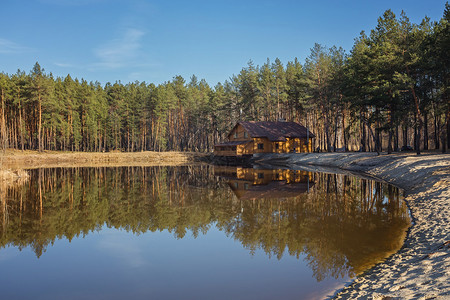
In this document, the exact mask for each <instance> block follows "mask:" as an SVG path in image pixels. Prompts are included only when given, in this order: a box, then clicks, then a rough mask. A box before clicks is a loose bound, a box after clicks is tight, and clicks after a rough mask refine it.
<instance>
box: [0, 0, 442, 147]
mask: <svg viewBox="0 0 450 300" xmlns="http://www.w3.org/2000/svg"><path fill="white" fill-rule="evenodd" d="M449 53H450V5H449V4H448V3H447V4H446V6H445V9H444V13H443V17H442V18H441V19H440V20H439V21H431V20H430V19H428V18H425V19H423V21H422V22H421V23H420V24H413V23H411V22H410V20H409V19H408V17H407V16H406V15H405V14H404V13H402V14H401V15H400V16H396V15H395V14H394V13H393V12H392V11H391V10H387V11H386V12H385V13H384V14H383V15H382V16H381V17H379V19H378V24H377V26H376V27H375V28H374V29H373V30H371V31H370V33H366V32H361V34H360V36H359V37H357V38H356V39H355V42H354V45H353V48H352V49H351V50H350V52H349V53H346V52H345V51H344V50H343V49H342V48H338V47H335V46H332V47H327V46H324V45H321V44H315V45H313V47H312V48H311V51H310V55H309V56H308V57H307V58H306V59H305V61H304V62H300V61H299V60H298V59H297V58H295V59H294V60H293V61H288V62H282V61H281V60H280V59H275V60H274V61H271V60H269V59H267V61H266V62H265V63H264V64H263V65H255V64H254V63H253V62H252V61H251V60H250V61H249V62H248V64H247V66H245V67H243V68H242V69H241V70H240V72H239V73H237V75H232V76H231V77H230V78H229V80H226V81H225V82H223V83H218V84H217V85H216V86H214V87H212V86H210V85H209V84H208V83H207V81H206V80H199V79H197V77H196V76H195V75H193V76H192V77H191V78H190V79H189V80H186V79H184V78H183V77H181V76H176V77H174V78H172V79H171V80H170V81H167V82H165V83H163V84H158V85H155V84H152V83H146V82H132V83H126V84H124V83H122V82H120V81H118V82H115V83H106V84H105V85H104V86H103V85H101V84H100V83H98V82H87V81H86V80H84V79H81V80H80V79H76V78H72V77H71V76H70V75H67V76H66V77H55V76H53V75H52V73H48V72H46V71H45V70H44V68H42V67H41V66H40V65H39V63H36V64H35V65H34V67H33V68H32V69H31V71H30V72H29V73H26V72H24V71H21V70H18V71H17V73H15V74H5V73H0V93H1V107H0V109H1V114H0V139H1V148H2V149H7V148H15V149H20V150H39V151H44V150H59V151H95V152H104V151H130V152H132V151H148V150H151V151H170V150H175V151H201V152H207V151H211V150H212V149H213V146H214V144H215V143H218V142H220V141H223V140H224V139H225V138H226V135H227V134H228V132H229V130H230V129H231V128H232V127H233V126H234V125H235V123H236V122H238V121H240V120H242V121H252V120H253V121H275V120H280V119H284V120H287V121H296V122H300V123H301V124H303V125H305V126H307V127H308V128H310V129H311V131H312V132H314V134H316V136H317V138H316V140H315V145H314V148H315V149H316V150H317V151H337V150H343V149H345V150H350V151H377V152H380V151H387V152H388V153H391V152H393V151H398V150H400V149H402V147H403V149H407V148H408V146H411V148H413V149H415V150H416V151H417V152H418V153H420V151H422V150H433V149H439V151H442V152H446V151H447V149H448V147H449V146H450V105H449V96H450V89H449V87H450V75H449V74H450V55H449Z"/></svg>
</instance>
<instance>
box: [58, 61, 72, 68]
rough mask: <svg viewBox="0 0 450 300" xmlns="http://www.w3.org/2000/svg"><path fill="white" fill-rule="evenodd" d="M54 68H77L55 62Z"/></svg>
mask: <svg viewBox="0 0 450 300" xmlns="http://www.w3.org/2000/svg"><path fill="white" fill-rule="evenodd" d="M53 64H54V65H55V66H57V67H61V68H76V67H78V66H76V65H74V64H68V63H59V62H55V63H53Z"/></svg>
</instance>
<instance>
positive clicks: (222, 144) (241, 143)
mask: <svg viewBox="0 0 450 300" xmlns="http://www.w3.org/2000/svg"><path fill="white" fill-rule="evenodd" d="M249 142H250V141H232V142H223V143H221V144H215V145H214V146H215V147H216V146H237V145H243V144H247V143H249Z"/></svg>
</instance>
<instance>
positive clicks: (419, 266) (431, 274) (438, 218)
mask: <svg viewBox="0 0 450 300" xmlns="http://www.w3.org/2000/svg"><path fill="white" fill-rule="evenodd" d="M271 161H272V162H273V163H274V164H275V165H276V166H287V167H291V168H292V167H300V168H301V167H306V168H317V167H319V168H321V167H325V168H330V167H331V168H335V169H338V170H344V171H346V172H354V173H360V174H364V175H367V176H370V177H375V178H378V179H380V180H383V181H386V182H388V183H391V184H393V185H395V186H398V187H400V188H402V189H404V190H405V193H406V199H405V200H406V201H407V204H408V205H409V207H410V210H411V215H412V218H413V225H412V226H411V228H410V230H409V232H408V234H407V237H406V240H405V243H404V246H403V247H402V248H401V249H400V251H399V252H397V253H396V254H394V255H392V256H391V257H389V258H388V259H387V260H386V261H384V262H383V263H380V264H378V265H376V266H375V267H373V268H372V269H370V270H369V271H367V272H366V273H365V274H364V275H362V276H360V277H357V278H356V279H355V280H354V281H353V282H352V283H351V284H350V285H349V286H347V287H344V288H343V289H342V290H341V291H340V292H339V293H338V294H337V295H335V298H336V299H449V298H450V155H449V154H426V155H420V156H417V155H414V154H391V155H380V156H378V155H377V154H376V153H319V154H317V153H309V154H286V155H278V156H276V157H272V158H271V157H270V155H269V156H266V157H261V158H259V163H262V164H269V163H270V162H271Z"/></svg>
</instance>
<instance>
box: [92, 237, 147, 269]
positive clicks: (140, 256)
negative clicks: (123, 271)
mask: <svg viewBox="0 0 450 300" xmlns="http://www.w3.org/2000/svg"><path fill="white" fill-rule="evenodd" d="M104 231H105V230H104ZM101 236H102V238H101V239H100V241H99V242H98V244H97V247H98V248H99V249H100V250H101V251H102V252H103V253H104V254H107V255H110V256H111V257H114V259H115V260H118V261H120V262H121V263H122V264H123V265H125V266H128V267H131V268H140V267H143V266H146V265H148V264H149V262H148V261H147V260H146V258H145V255H144V251H143V249H142V245H141V244H140V243H139V241H138V240H136V239H135V238H134V236H133V235H132V234H131V233H126V232H123V231H112V230H107V231H106V232H102V235H101Z"/></svg>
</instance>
